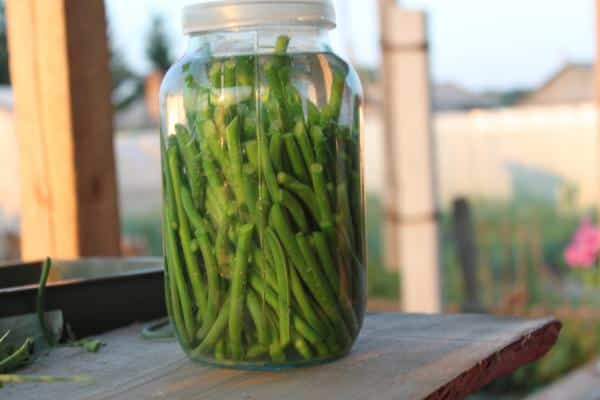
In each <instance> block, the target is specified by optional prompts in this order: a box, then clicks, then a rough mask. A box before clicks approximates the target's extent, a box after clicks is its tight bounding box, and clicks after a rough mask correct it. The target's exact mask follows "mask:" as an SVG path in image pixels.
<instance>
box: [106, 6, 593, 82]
mask: <svg viewBox="0 0 600 400" xmlns="http://www.w3.org/2000/svg"><path fill="white" fill-rule="evenodd" d="M105 1H106V4H107V9H108V16H109V25H110V29H111V32H112V33H113V35H114V38H115V40H116V43H117V46H118V47H119V48H120V49H121V51H122V52H123V53H124V55H125V56H126V58H127V60H128V61H130V63H131V64H132V65H133V66H134V67H135V68H136V69H137V70H140V71H144V70H145V69H146V68H147V65H146V64H145V63H144V62H143V61H142V60H143V59H144V55H143V51H144V50H143V49H144V35H145V33H146V31H147V29H148V25H149V21H150V18H151V16H152V15H153V14H154V13H160V14H163V15H164V17H165V20H166V22H167V25H168V28H169V31H170V36H171V38H172V40H173V45H174V47H175V49H176V50H175V53H176V54H177V55H181V53H182V52H183V50H184V48H185V40H184V37H183V35H182V34H181V29H180V19H181V17H180V15H181V14H180V13H181V8H182V7H183V6H184V5H185V4H188V3H193V2H194V0H127V1H123V0H105ZM335 3H336V9H337V12H338V28H337V29H336V30H335V31H334V32H333V34H332V39H333V43H334V47H335V49H336V50H337V51H339V52H340V53H342V54H343V55H345V56H352V59H353V60H354V62H356V63H357V64H361V65H365V66H369V67H376V66H377V65H379V62H380V51H379V28H378V19H379V17H378V11H377V0H335ZM399 4H401V5H402V6H404V7H407V8H410V9H418V10H424V11H426V12H427V14H428V16H429V37H430V45H431V47H430V48H431V53H430V55H431V65H432V74H433V79H434V80H435V81H436V82H454V83H458V84H460V85H462V86H464V87H466V88H469V89H472V90H507V89H515V88H532V87H535V86H538V85H540V84H541V83H543V82H544V81H545V80H546V79H548V78H549V77H550V76H551V75H552V73H554V72H555V71H556V70H558V69H559V68H560V67H561V65H563V64H564V63H565V62H569V61H570V62H592V60H593V58H594V47H595V40H594V0H402V1H399ZM350 49H351V51H349V50H350Z"/></svg>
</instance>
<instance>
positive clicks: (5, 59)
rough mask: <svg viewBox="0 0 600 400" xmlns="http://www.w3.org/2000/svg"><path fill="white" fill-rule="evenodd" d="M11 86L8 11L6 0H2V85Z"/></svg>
mask: <svg viewBox="0 0 600 400" xmlns="http://www.w3.org/2000/svg"><path fill="white" fill-rule="evenodd" d="M8 84H10V74H9V70H8V42H7V37H6V9H5V4H4V0H0V85H8Z"/></svg>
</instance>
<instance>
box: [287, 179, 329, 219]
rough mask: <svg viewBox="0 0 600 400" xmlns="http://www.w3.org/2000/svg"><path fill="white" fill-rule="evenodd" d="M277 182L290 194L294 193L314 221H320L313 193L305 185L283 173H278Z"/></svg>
mask: <svg viewBox="0 0 600 400" xmlns="http://www.w3.org/2000/svg"><path fill="white" fill-rule="evenodd" d="M277 181H278V182H279V183H280V184H281V185H282V186H283V187H285V188H286V189H288V190H289V191H290V192H292V193H294V194H295V195H296V196H298V198H299V199H300V200H302V202H303V203H304V205H305V206H306V207H307V208H308V210H309V211H310V213H311V214H312V215H313V217H314V218H315V220H316V221H320V219H321V217H320V215H321V214H320V213H319V209H318V207H317V201H316V198H315V193H314V192H313V191H312V189H311V188H310V186H308V185H305V184H304V183H302V182H300V181H298V180H297V179H295V178H294V177H292V176H291V175H288V174H286V173H284V172H280V173H279V174H277Z"/></svg>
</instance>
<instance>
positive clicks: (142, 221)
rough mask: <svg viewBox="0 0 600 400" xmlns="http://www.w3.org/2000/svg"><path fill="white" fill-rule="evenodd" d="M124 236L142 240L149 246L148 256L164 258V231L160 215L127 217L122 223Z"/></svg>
mask: <svg viewBox="0 0 600 400" xmlns="http://www.w3.org/2000/svg"><path fill="white" fill-rule="evenodd" d="M122 231H123V234H124V235H128V236H133V237H139V238H142V239H143V240H144V241H145V242H146V243H147V245H148V254H146V255H148V256H162V254H163V250H162V231H161V222H160V215H148V216H142V217H125V218H124V219H123V221H122Z"/></svg>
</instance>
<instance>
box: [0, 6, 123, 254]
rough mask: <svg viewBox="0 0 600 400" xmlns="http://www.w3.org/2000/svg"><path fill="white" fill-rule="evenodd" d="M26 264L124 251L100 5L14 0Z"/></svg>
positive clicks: (13, 58) (10, 15) (12, 42)
mask: <svg viewBox="0 0 600 400" xmlns="http://www.w3.org/2000/svg"><path fill="white" fill-rule="evenodd" d="M7 23H8V38H9V51H10V67H11V77H12V82H13V89H14V93H15V114H16V131H17V136H18V140H19V148H20V160H21V161H20V164H21V175H22V176H21V186H22V189H21V190H22V212H21V236H22V242H21V243H22V244H21V253H22V257H23V258H24V259H36V258H41V257H44V256H46V255H50V256H54V257H61V258H76V257H81V256H94V255H105V256H109V255H118V254H119V253H120V238H119V233H120V228H119V216H118V206H117V189H116V178H115V162H114V153H113V140H112V136H113V129H112V106H111V102H110V93H111V92H110V90H111V78H110V72H109V68H108V65H109V53H108V46H107V40H106V22H105V11H104V2H103V1H102V0H86V1H80V0H8V1H7Z"/></svg>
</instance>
